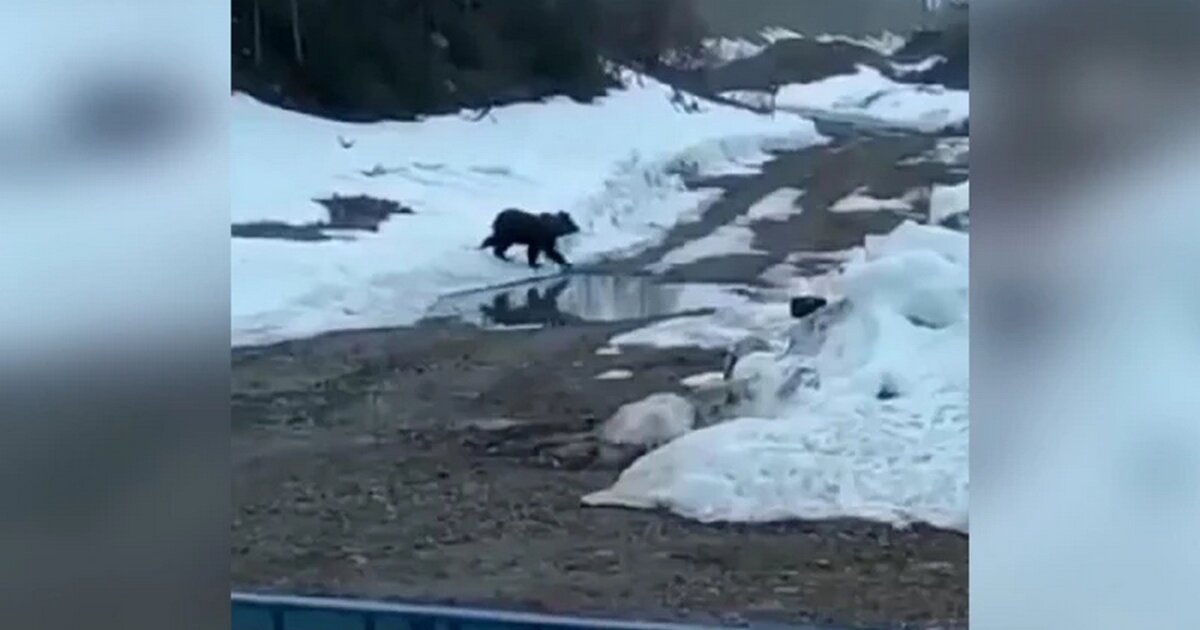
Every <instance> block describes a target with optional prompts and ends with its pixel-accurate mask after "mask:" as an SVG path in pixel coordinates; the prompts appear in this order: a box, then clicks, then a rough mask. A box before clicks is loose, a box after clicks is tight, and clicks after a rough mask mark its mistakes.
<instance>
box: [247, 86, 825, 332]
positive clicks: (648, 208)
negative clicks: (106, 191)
mask: <svg viewBox="0 0 1200 630" xmlns="http://www.w3.org/2000/svg"><path fill="white" fill-rule="evenodd" d="M670 95H671V90H670V88H668V87H666V86H664V85H662V84H660V83H658V82H656V81H654V80H652V79H649V78H645V79H643V81H642V82H641V83H640V84H639V83H637V82H631V83H630V87H629V88H628V89H625V90H620V91H614V92H612V93H610V95H609V96H607V97H605V98H603V99H600V100H599V101H598V102H596V103H593V104H580V103H575V102H572V101H570V100H567V99H552V100H550V101H547V102H545V103H526V104H517V105H511V106H506V107H500V108H496V109H495V110H493V111H492V113H491V115H490V116H489V117H488V118H487V119H485V120H483V121H480V122H472V121H469V120H466V119H464V118H462V117H459V116H455V115H449V116H438V117H431V118H428V119H425V120H422V121H420V122H385V123H372V124H352V123H341V122H335V121H329V120H323V119H319V118H315V117H311V116H306V115H303V114H299V113H295V112H289V111H285V110H281V109H278V108H273V107H269V106H267V105H265V104H262V103H260V102H257V101H255V100H253V99H251V98H249V97H247V96H244V95H240V94H239V95H234V97H233V99H232V119H233V129H232V136H231V138H232V145H233V146H232V152H231V156H232V161H233V163H232V165H231V166H232V169H231V193H232V204H231V205H232V208H231V215H232V219H233V221H234V222H249V221H258V220H268V219H269V220H278V221H287V222H292V223H302V222H309V221H314V220H319V219H322V218H323V210H322V209H321V208H320V207H319V206H318V205H317V204H315V203H313V201H312V199H313V198H316V197H323V196H326V195H332V194H333V193H338V194H342V195H353V194H366V195H370V196H373V197H379V198H386V199H394V200H396V201H398V202H400V203H403V204H405V205H408V206H410V207H412V208H413V209H414V210H415V212H416V214H413V215H404V216H398V217H393V218H392V219H390V220H388V221H387V222H385V223H384V224H383V225H382V226H381V228H380V230H379V232H378V233H372V234H359V235H356V236H355V237H354V238H353V240H350V241H332V242H319V243H294V242H285V241H277V240H249V239H234V240H233V242H232V245H231V267H232V269H231V272H232V287H231V304H230V306H231V328H232V337H233V343H234V344H235V345H241V344H248V343H268V342H271V341H276V340H280V339H286V338H295V337H303V336H308V335H314V334H318V333H321V332H324V331H328V330H333V329H352V328H366V327H376V326H387V325H403V324H407V323H411V322H413V321H415V320H416V319H418V318H420V317H421V316H422V315H423V314H424V312H425V310H426V309H427V308H428V307H429V306H430V305H431V304H433V302H434V301H435V300H436V298H437V296H438V295H439V294H441V293H444V292H449V291H455V290H460V289H466V288H470V287H477V286H486V285H489V284H493V283H499V282H505V281H511V280H514V279H518V278H522V277H527V276H528V275H529V270H528V268H526V267H524V266H522V265H518V264H505V263H503V262H501V261H498V260H495V259H494V258H492V257H490V256H486V255H484V254H483V253H481V252H479V251H477V249H476V248H477V246H478V244H479V242H480V241H481V240H482V239H483V237H484V236H485V235H486V232H487V228H488V225H489V224H490V222H491V220H492V218H493V216H494V215H495V213H496V212H498V211H499V210H501V209H503V208H505V207H521V208H526V209H528V210H530V211H534V212H543V211H555V210H560V209H561V210H566V211H568V212H570V213H571V214H572V216H573V217H574V218H575V220H576V222H577V223H579V225H580V226H581V228H582V232H581V233H580V234H577V235H574V236H571V237H568V238H567V239H564V241H563V243H562V245H563V247H562V249H563V252H564V254H565V255H566V256H567V257H568V258H569V259H571V260H572V261H573V262H576V263H580V262H587V261H592V260H597V259H599V258H602V257H604V256H611V255H617V254H621V253H629V252H632V251H636V250H637V249H639V248H641V247H645V246H647V245H650V244H652V243H654V242H656V241H657V240H658V239H660V238H661V237H662V235H663V234H664V233H665V231H666V230H667V229H669V227H670V226H671V225H672V224H674V223H675V222H676V221H677V220H678V219H679V217H680V216H681V215H687V214H688V213H689V212H693V211H694V209H695V208H696V207H697V206H698V205H701V204H702V203H704V202H705V201H706V200H711V198H712V197H713V195H714V194H716V193H715V192H714V191H711V190H709V191H689V190H687V189H686V187H685V186H684V178H683V176H682V173H687V174H710V173H722V172H745V171H746V170H750V169H754V168H757V167H758V166H760V165H761V164H763V163H764V162H766V161H767V160H768V159H769V157H770V156H769V155H768V154H767V153H766V151H765V150H766V149H780V148H788V147H793V148H797V147H802V146H808V145H811V144H815V143H820V142H824V141H826V139H825V138H823V137H821V136H820V135H819V134H818V133H817V132H816V130H815V127H814V125H813V124H812V122H811V121H808V120H804V119H801V118H795V117H785V118H776V119H771V118H769V117H764V116H757V115H754V114H752V113H750V112H746V111H743V110H741V109H738V108H735V107H727V106H721V105H715V104H706V105H705V106H704V108H703V111H701V112H699V113H694V114H688V113H683V112H680V111H678V110H677V109H675V108H674V107H673V106H672V104H671V103H670V102H669V100H668V99H669V96H670ZM339 137H341V138H345V139H346V140H349V141H353V143H354V144H353V146H352V147H351V148H349V149H345V148H342V146H341V144H340V143H339V140H338V138H339ZM376 166H380V167H382V168H383V170H385V171H386V172H387V174H384V175H377V176H368V175H366V174H364V172H365V171H371V170H372V169H375V167H376Z"/></svg>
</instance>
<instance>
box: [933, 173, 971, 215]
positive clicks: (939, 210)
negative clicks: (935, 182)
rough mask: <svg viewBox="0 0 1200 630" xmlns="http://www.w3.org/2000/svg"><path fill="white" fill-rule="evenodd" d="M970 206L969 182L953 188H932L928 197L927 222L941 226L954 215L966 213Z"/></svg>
mask: <svg viewBox="0 0 1200 630" xmlns="http://www.w3.org/2000/svg"><path fill="white" fill-rule="evenodd" d="M970 206H971V187H970V182H969V181H964V182H963V183H961V184H955V185H954V186H934V187H933V192H932V194H930V196H929V222H930V223H934V224H941V223H942V222H943V221H945V220H947V219H949V218H950V217H953V216H954V215H956V214H962V213H964V212H968V211H969V210H970Z"/></svg>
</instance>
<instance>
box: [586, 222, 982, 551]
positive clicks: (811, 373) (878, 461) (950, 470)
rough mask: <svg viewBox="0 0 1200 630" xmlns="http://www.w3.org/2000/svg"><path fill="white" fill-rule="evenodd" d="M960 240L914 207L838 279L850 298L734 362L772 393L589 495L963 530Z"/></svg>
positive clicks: (712, 514)
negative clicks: (914, 215)
mask: <svg viewBox="0 0 1200 630" xmlns="http://www.w3.org/2000/svg"><path fill="white" fill-rule="evenodd" d="M967 247H968V242H967V236H966V235H965V234H962V233H958V232H954V231H952V230H947V229H944V228H939V227H935V226H925V225H918V224H915V223H912V222H905V223H904V224H902V225H901V226H900V227H899V228H897V229H896V230H895V231H894V232H892V233H891V234H889V235H887V236H883V237H877V238H876V239H874V240H873V241H871V242H868V244H867V246H866V247H865V248H864V249H865V251H866V256H865V257H864V258H862V259H859V260H856V261H854V262H853V263H851V264H850V265H849V266H848V267H847V269H846V271H845V272H844V273H843V274H842V275H841V276H840V278H839V280H840V284H841V287H842V291H843V293H844V294H845V297H846V299H845V301H842V302H839V306H837V307H836V308H835V307H830V308H829V309H825V310H822V311H821V313H822V316H821V317H816V318H810V319H805V320H800V321H799V322H795V320H793V324H792V325H791V326H790V327H788V329H787V331H786V335H787V336H791V337H792V338H793V341H796V340H800V341H803V343H793V344H792V345H790V346H789V350H788V351H787V352H784V353H782V354H772V353H760V354H761V356H760V357H759V360H758V361H757V363H756V366H743V367H742V369H741V370H737V371H738V372H739V375H740V376H746V371H747V370H749V371H750V372H753V373H754V374H756V375H758V378H754V379H751V381H752V382H751V383H750V386H751V387H754V388H757V390H756V392H755V393H756V396H757V397H758V398H759V399H760V400H761V401H763V402H768V403H771V404H763V405H759V408H758V409H757V410H756V414H757V415H755V416H748V417H742V418H738V419H734V420H730V421H727V422H724V423H721V424H718V425H715V426H711V427H707V428H703V429H698V430H696V431H693V432H690V433H687V434H684V435H682V436H680V437H679V438H678V439H675V440H673V441H671V442H670V443H668V444H666V445H665V446H663V447H661V448H658V449H657V450H654V451H651V452H650V453H647V454H646V455H644V456H643V457H641V458H640V459H638V460H637V461H636V462H634V463H633V465H631V466H630V467H629V468H628V469H626V470H625V471H624V472H623V473H621V475H620V477H619V478H618V479H617V481H616V483H615V484H614V485H613V486H612V487H611V488H608V489H606V490H602V491H599V492H595V493H592V494H590V495H588V496H586V497H584V499H583V501H584V503H585V504H586V505H615V506H626V507H635V508H667V509H670V510H671V511H673V512H675V513H677V514H680V515H682V516H685V517H688V518H692V519H696V520H699V521H704V522H713V521H742V522H763V521H775V520H787V519H826V518H843V517H853V518H865V519H872V520H880V521H884V522H889V523H892V524H894V525H896V526H899V527H903V526H906V525H908V524H911V523H914V522H927V523H930V524H932V525H935V526H938V527H943V528H949V529H956V530H961V531H966V530H967V528H968V519H967V506H968V494H967V480H968V466H967V464H968V433H969V420H968V335H967V332H968V329H969V319H968V299H967V289H968V281H969V274H968V264H969V263H968V261H967V259H966V257H965V252H966V250H967ZM772 307H773V305H765V306H759V308H762V309H764V310H766V309H770V308H772ZM747 308H750V307H747ZM710 323H712V322H710ZM735 323H740V324H742V325H744V326H745V327H746V329H750V328H751V327H752V326H757V327H758V329H759V330H763V331H769V330H776V331H777V330H778V329H777V328H773V324H775V322H774V321H773V317H771V316H763V317H762V318H761V319H759V320H758V321H752V318H750V317H748V316H746V315H745V314H743V315H742V316H741V317H738V318H733V317H729V316H727V317H726V318H725V320H724V324H725V326H726V327H729V328H732V327H733V325H734V324H735ZM662 331H663V329H661V328H660V329H659V332H660V333H661V332H662ZM747 358H749V357H747ZM752 368H753V369H752ZM735 369H736V368H735Z"/></svg>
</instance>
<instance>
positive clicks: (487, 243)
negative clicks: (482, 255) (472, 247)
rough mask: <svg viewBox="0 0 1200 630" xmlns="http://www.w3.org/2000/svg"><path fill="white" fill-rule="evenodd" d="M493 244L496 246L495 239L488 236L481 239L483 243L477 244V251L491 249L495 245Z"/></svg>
mask: <svg viewBox="0 0 1200 630" xmlns="http://www.w3.org/2000/svg"><path fill="white" fill-rule="evenodd" d="M495 244H496V237H495V236H489V237H487V238H485V239H483V242H482V243H480V244H479V249H485V248H488V247H491V246H492V245H495Z"/></svg>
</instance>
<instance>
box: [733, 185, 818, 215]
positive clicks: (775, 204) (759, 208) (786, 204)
mask: <svg viewBox="0 0 1200 630" xmlns="http://www.w3.org/2000/svg"><path fill="white" fill-rule="evenodd" d="M803 194H804V191H802V190H798V189H796V188H780V189H778V190H776V191H774V192H771V193H769V194H768V195H767V196H766V197H763V198H762V199H760V200H758V201H757V202H756V203H755V204H754V205H752V206H750V208H749V209H748V210H747V211H746V214H744V215H742V216H741V217H738V219H739V221H741V222H743V223H753V222H758V221H786V220H788V219H790V218H792V217H794V216H796V215H798V214H800V212H801V211H802V210H803V208H801V207H800V205H799V203H798V202H799V199H800V197H801V196H802V195H803Z"/></svg>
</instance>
